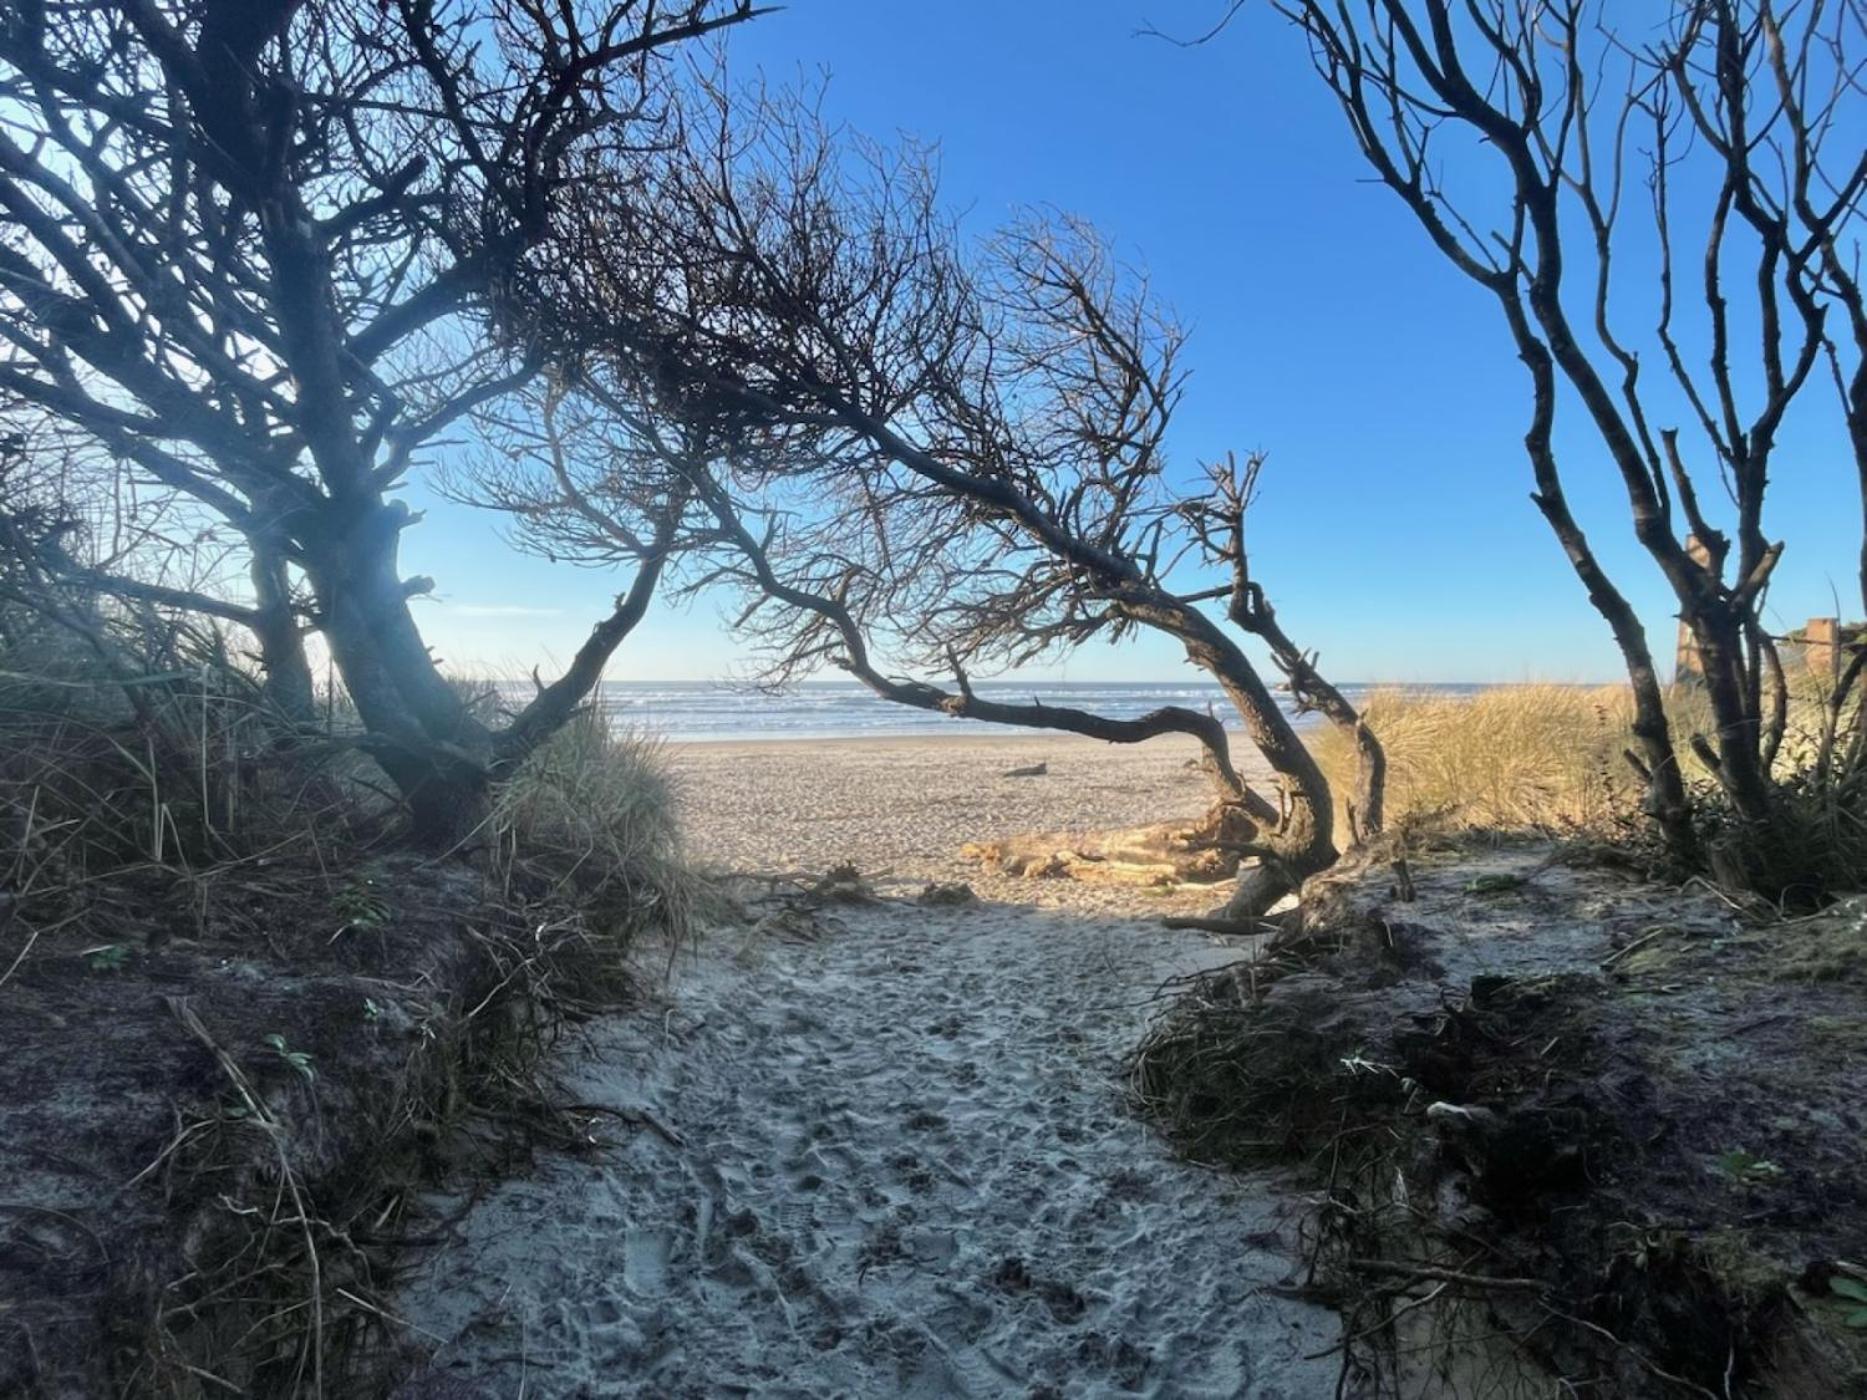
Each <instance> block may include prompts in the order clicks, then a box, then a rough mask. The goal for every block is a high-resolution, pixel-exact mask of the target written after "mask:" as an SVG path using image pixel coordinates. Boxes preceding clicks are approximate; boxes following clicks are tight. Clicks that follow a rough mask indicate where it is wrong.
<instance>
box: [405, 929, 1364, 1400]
mask: <svg viewBox="0 0 1867 1400" xmlns="http://www.w3.org/2000/svg"><path fill="white" fill-rule="evenodd" d="M982 912H983V911H980V910H974V911H965V910H961V911H957V912H948V911H945V910H937V909H926V908H919V907H911V906H904V905H892V904H878V905H872V906H864V907H860V908H855V907H852V908H851V909H849V910H847V911H846V912H845V913H844V915H843V919H844V923H845V926H844V927H842V928H839V929H836V930H833V931H830V932H827V933H825V934H823V935H822V936H821V937H820V938H817V939H816V940H814V941H811V942H794V941H787V940H765V941H761V942H759V943H757V944H756V945H755V946H753V947H751V949H750V951H749V952H748V955H747V956H746V957H745V958H743V959H736V958H735V957H734V953H733V950H734V948H737V947H738V946H739V944H740V943H743V942H744V940H743V938H740V939H738V940H734V941H732V942H731V946H722V947H720V948H709V949H703V950H702V951H701V952H700V953H699V954H698V955H695V956H691V957H688V958H685V959H683V961H682V963H681V965H680V967H679V969H678V971H677V974H676V975H675V977H674V979H673V981H672V984H671V986H670V988H669V992H668V996H669V998H670V999H671V1000H672V1002H673V1004H674V1005H673V1009H672V1011H670V1010H669V1009H668V1008H666V1007H661V1008H656V1009H653V1010H649V1009H644V1010H643V1011H641V1012H639V1013H625V1014H619V1015H615V1016H612V1017H609V1018H606V1019H604V1020H602V1021H600V1022H598V1023H596V1024H595V1025H594V1026H593V1027H592V1028H591V1030H590V1032H589V1040H590V1045H591V1048H592V1050H593V1051H595V1052H596V1053H594V1054H592V1055H591V1056H590V1057H589V1059H588V1062H587V1063H580V1064H577V1065H573V1066H571V1067H570V1068H569V1070H568V1071H567V1072H568V1075H569V1077H570V1079H571V1081H572V1084H571V1087H572V1088H573V1089H574V1091H575V1097H576V1098H577V1099H578V1100H579V1101H585V1102H591V1103H600V1104H608V1105H611V1106H622V1105H640V1104H651V1105H653V1106H654V1112H655V1115H656V1117H657V1119H658V1120H659V1121H660V1122H661V1123H662V1124H663V1125H664V1126H665V1128H666V1129H667V1130H668V1133H667V1135H666V1136H663V1135H662V1134H660V1133H651V1132H638V1133H633V1134H630V1135H627V1136H624V1137H623V1138H622V1139H621V1140H620V1141H618V1142H617V1143H615V1144H614V1146H613V1147H611V1148H610V1149H608V1150H607V1151H606V1152H605V1153H603V1154H602V1155H601V1156H600V1157H599V1158H597V1159H596V1160H592V1159H590V1158H564V1159H554V1158H546V1159H544V1161H543V1162H542V1163H541V1164H540V1166H539V1168H538V1170H537V1172H536V1173H535V1174H534V1176H533V1177H532V1178H531V1179H529V1180H526V1181H523V1182H508V1183H504V1184H502V1185H499V1186H497V1187H495V1188H494V1189H492V1190H491V1191H490V1192H488V1193H487V1194H486V1195H485V1196H484V1198H483V1199H481V1200H480V1201H479V1202H478V1204H476V1205H474V1206H473V1207H472V1208H471V1209H469V1210H467V1211H466V1212H465V1214H464V1216H463V1217H462V1218H461V1220H460V1222H459V1224H458V1227H457V1230H456V1235H457V1237H458V1238H457V1242H456V1243H453V1244H450V1245H448V1246H444V1247H442V1248H440V1249H438V1250H436V1251H435V1253H434V1254H433V1256H432V1257H431V1258H430V1259H429V1260H428V1261H427V1264H426V1267H425V1268H424V1269H422V1270H421V1271H420V1273H419V1274H418V1275H417V1276H416V1277H414V1278H413V1279H412V1280H411V1281H410V1283H409V1285H408V1286H407V1287H406V1289H405V1290H404V1292H403V1294H402V1296H401V1297H400V1298H399V1299H398V1300H397V1304H396V1306H397V1308H398V1310H399V1311H400V1312H401V1313H402V1314H403V1315H405V1316H407V1317H408V1318H409V1319H410V1320H411V1321H412V1322H413V1323H414V1324H415V1325H416V1326H417V1327H419V1328H422V1329H424V1331H425V1332H427V1333H431V1334H436V1335H439V1336H440V1337H443V1338H445V1339H446V1341H445V1343H444V1344H443V1345H441V1346H440V1347H439V1349H438V1350H437V1352H436V1354H435V1356H434V1359H433V1361H432V1363H431V1368H430V1375H429V1377H428V1379H427V1381H425V1382H424V1383H426V1384H432V1383H433V1382H435V1381H436V1380H441V1381H460V1382H465V1383H466V1384H467V1385H468V1386H469V1387H470V1389H471V1391H472V1392H473V1393H475V1394H479V1393H484V1394H485V1395H488V1396H492V1395H507V1394H516V1393H518V1390H519V1388H520V1384H521V1382H522V1384H523V1386H524V1389H525V1393H526V1394H528V1395H532V1396H540V1397H556V1396H562V1397H565V1398H566V1400H570V1398H571V1397H584V1396H604V1397H609V1396H618V1397H621V1396H640V1397H645V1398H646V1397H654V1398H655V1400H663V1397H665V1398H666V1400H688V1398H689V1397H694V1398H695V1400H698V1397H712V1396H722V1395H755V1396H759V1397H774V1400H785V1398H786V1397H796V1398H797V1400H807V1398H808V1400H817V1397H854V1398H855V1400H863V1398H865V1397H870V1396H875V1397H895V1396H926V1397H936V1396H937V1397H949V1396H982V1397H983V1396H1005V1397H1019V1400H1027V1398H1028V1397H1031V1396H1039V1395H1054V1396H1083V1395H1109V1394H1124V1395H1142V1396H1158V1397H1235V1396H1248V1397H1261V1400H1271V1397H1283V1398H1284V1400H1296V1398H1297V1397H1304V1396H1311V1395H1332V1394H1334V1392H1335V1384H1336V1379H1337V1369H1336V1366H1335V1365H1333V1364H1331V1362H1330V1361H1329V1360H1328V1359H1326V1358H1322V1359H1316V1360H1305V1359H1304V1358H1305V1355H1306V1354H1309V1353H1322V1352H1325V1351H1327V1350H1328V1348H1330V1347H1331V1346H1332V1345H1333V1344H1334V1342H1335V1341H1336V1339H1337V1337H1338V1335H1339V1329H1338V1323H1337V1320H1336V1318H1335V1317H1334V1315H1333V1314H1331V1313H1328V1312H1326V1311H1324V1310H1322V1309H1319V1308H1315V1307H1311V1306H1309V1305H1306V1304H1303V1303H1300V1302H1297V1301H1295V1300H1292V1299H1288V1298H1286V1297H1283V1296H1281V1295H1279V1294H1277V1293H1274V1292H1269V1291H1266V1286H1267V1285H1275V1284H1277V1283H1279V1282H1281V1281H1282V1280H1283V1279H1284V1278H1285V1277H1286V1276H1287V1275H1288V1274H1289V1273H1290V1271H1291V1270H1292V1267H1293V1261H1292V1258H1291V1257H1290V1255H1289V1254H1288V1253H1287V1252H1286V1248H1287V1247H1286V1246H1283V1245H1280V1244H1279V1243H1278V1240H1279V1235H1278V1230H1279V1213H1278V1209H1277V1207H1278V1201H1277V1199H1276V1197H1275V1196H1274V1194H1273V1193H1272V1191H1271V1189H1270V1188H1269V1187H1268V1186H1267V1187H1265V1188H1263V1194H1262V1195H1261V1196H1260V1197H1259V1198H1258V1199H1257V1201H1256V1203H1255V1204H1253V1203H1252V1199H1251V1197H1250V1195H1249V1194H1248V1188H1247V1187H1246V1186H1235V1187H1234V1189H1230V1190H1224V1191H1221V1190H1216V1189H1215V1187H1214V1181H1213V1178H1212V1177H1211V1176H1210V1175H1208V1174H1207V1173H1206V1172H1204V1171H1201V1170H1199V1169H1197V1168H1194V1167H1191V1166H1189V1165H1187V1164H1185V1163H1183V1162H1180V1161H1177V1160H1175V1159H1174V1158H1173V1157H1171V1156H1170V1155H1169V1154H1168V1153H1167V1151H1166V1150H1165V1149H1164V1147H1162V1146H1161V1144H1160V1143H1159V1142H1158V1141H1157V1140H1156V1139H1155V1138H1154V1137H1153V1136H1152V1135H1151V1134H1150V1133H1149V1132H1148V1131H1147V1130H1146V1129H1145V1128H1144V1127H1143V1126H1142V1125H1140V1124H1139V1123H1137V1122H1136V1121H1135V1120H1134V1119H1133V1118H1132V1117H1130V1116H1129V1115H1128V1114H1127V1110H1126V1108H1125V1105H1124V1101H1123V1098H1122V1090H1121V1086H1120V1085H1119V1083H1117V1082H1116V1067H1117V1066H1118V1065H1119V1063H1120V1058H1121V1056H1122V1054H1123V1053H1124V1052H1125V1051H1126V1050H1127V1049H1128V1048H1129V1046H1130V1045H1131V1044H1132V1043H1133V1042H1134V1041H1135V1040H1136V1039H1137V1038H1138V1037H1139V1034H1140V1032H1141V1029H1142V1026H1143V1023H1144V1017H1145V1009H1144V1008H1145V1002H1146V998H1147V997H1148V995H1149V994H1150V993H1151V992H1152V991H1153V990H1154V989H1155V988H1156V987H1157V986H1159V985H1160V983H1161V981H1162V980H1163V979H1164V978H1165V977H1168V976H1171V975H1176V974H1180V973H1185V972H1189V971H1193V970H1196V969H1197V968H1199V967H1202V966H1213V965H1217V964H1218V963H1221V962H1224V961H1229V960H1230V959H1231V958H1232V957H1233V956H1235V953H1234V951H1233V950H1231V949H1228V948H1223V947H1214V946H1213V945H1212V944H1211V943H1210V942H1209V941H1208V940H1206V939H1205V938H1203V937H1202V936H1200V935H1195V934H1177V933H1166V932H1163V931H1161V930H1160V929H1158V928H1157V927H1150V926H1148V925H1146V924H1142V923H1138V922H1127V923H1124V922H1120V921H1115V920H1110V921H1103V922H1097V921H1094V920H1088V919H1081V918H1073V919H1070V920H1068V921H1067V922H1065V921H1062V920H1059V919H1058V918H1057V917H1055V916H1052V915H1048V914H1045V913H1043V912H1042V911H1038V910H1027V909H1016V908H996V909H991V911H990V913H991V917H989V918H988V917H981V913H982ZM726 942H727V940H722V943H723V944H725V943H726ZM1091 1009H1093V1010H1094V1014H1093V1015H1091V1014H1090V1011H1091ZM670 1024H678V1025H679V1026H681V1027H682V1033H681V1035H679V1036H678V1037H672V1036H670V1035H669V1034H668V1033H667V1031H666V1027H667V1026H668V1025H670ZM962 1055H963V1057H964V1058H960V1057H961V1056H962ZM677 1142H678V1143H679V1144H680V1145H679V1146H676V1145H675V1144H676V1143H677ZM573 1300H574V1304H573ZM567 1305H574V1308H575V1313H576V1315H575V1316H572V1315H571V1314H570V1313H567V1312H566V1311H565V1309H566V1307H567ZM515 1339H516V1344H515ZM411 1393H413V1392H411ZM428 1393H432V1392H428Z"/></svg>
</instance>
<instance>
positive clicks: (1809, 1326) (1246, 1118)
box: [1135, 841, 1867, 1397]
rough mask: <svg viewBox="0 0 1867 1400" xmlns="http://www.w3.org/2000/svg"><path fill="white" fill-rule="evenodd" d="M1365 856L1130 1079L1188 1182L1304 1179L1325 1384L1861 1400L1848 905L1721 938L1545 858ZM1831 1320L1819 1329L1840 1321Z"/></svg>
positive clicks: (1865, 1219)
mask: <svg viewBox="0 0 1867 1400" xmlns="http://www.w3.org/2000/svg"><path fill="white" fill-rule="evenodd" d="M1393 854H1394V853H1393V852H1392V851H1391V850H1389V851H1386V852H1384V853H1381V854H1379V855H1377V856H1371V857H1369V858H1366V859H1364V860H1361V861H1359V862H1357V863H1355V864H1354V865H1352V866H1349V867H1347V868H1345V869H1343V870H1341V871H1339V872H1336V873H1334V874H1332V875H1331V876H1330V877H1328V878H1327V879H1326V880H1325V881H1324V882H1322V883H1320V884H1318V885H1315V886H1313V887H1312V888H1311V889H1310V890H1308V891H1306V899H1305V909H1304V913H1303V915H1302V919H1301V923H1300V925H1299V926H1297V927H1293V928H1291V929H1290V930H1288V931H1286V932H1285V933H1284V934H1282V935H1280V936H1279V937H1277V938H1275V939H1273V940H1271V943H1270V945H1269V946H1268V947H1267V948H1266V950H1265V951H1264V953H1263V955H1262V956H1261V957H1260V958H1259V959H1257V960H1256V961H1255V962H1254V963H1253V964H1250V965H1241V966H1240V967H1239V968H1235V969H1232V970H1229V971H1228V972H1225V973H1221V974H1217V975H1215V976H1211V977H1208V978H1206V979H1203V980H1202V981H1200V982H1199V983H1197V984H1195V985H1194V986H1193V987H1191V988H1190V989H1189V991H1188V993H1187V995H1186V996H1185V997H1184V998H1182V999H1181V1000H1180V1001H1179V1002H1178V1003H1177V1004H1176V1005H1175V1006H1174V1007H1173V1008H1171V1009H1170V1010H1169V1011H1168V1012H1167V1013H1166V1014H1165V1015H1164V1016H1163V1018H1162V1021H1161V1023H1160V1025H1159V1027H1158V1029H1157V1030H1156V1032H1155V1034H1154V1035H1153V1036H1152V1037H1151V1038H1150V1040H1149V1042H1148V1043H1147V1044H1146V1045H1145V1046H1144V1047H1143V1048H1142V1050H1141V1051H1140V1052H1139V1054H1138V1055H1137V1058H1136V1063H1135V1082H1136V1086H1137V1090H1138V1092H1139V1094H1140V1096H1141V1098H1142V1099H1143V1100H1144V1102H1145V1103H1146V1104H1147V1105H1148V1106H1149V1107H1150V1109H1151V1110H1152V1111H1153V1112H1155V1113H1156V1114H1157V1115H1158V1117H1159V1119H1160V1121H1161V1122H1162V1124H1163V1126H1164V1127H1165V1128H1166V1129H1167V1131H1168V1132H1169V1133H1170V1134H1171V1135H1172V1136H1174V1137H1175V1139H1176V1140H1177V1141H1179V1142H1180V1143H1181V1145H1182V1146H1183V1148H1184V1149H1185V1150H1187V1151H1188V1152H1190V1153H1192V1154H1194V1155H1196V1156H1200V1157H1203V1158H1205V1159H1207V1160H1212V1161H1217V1162H1223V1163H1230V1164H1243V1163H1247V1162H1249V1163H1254V1164H1256V1163H1262V1162H1264V1161H1266V1160H1273V1161H1290V1160H1297V1161H1300V1162H1302V1163H1304V1164H1305V1167H1306V1169H1307V1170H1308V1171H1309V1172H1310V1173H1311V1174H1312V1175H1313V1177H1314V1178H1315V1179H1316V1180H1317V1181H1318V1183H1319V1185H1320V1187H1321V1188H1322V1189H1321V1190H1320V1192H1319V1200H1320V1205H1319V1208H1318V1210H1317V1212H1316V1215H1315V1218H1314V1222H1313V1230H1312V1239H1313V1244H1314V1269H1313V1273H1312V1286H1313V1288H1314V1289H1315V1290H1316V1291H1317V1292H1318V1293H1319V1294H1320V1295H1323V1296H1327V1297H1329V1298H1330V1299H1331V1300H1332V1301H1334V1302H1336V1303H1338V1304H1339V1305H1341V1306H1342V1307H1343V1308H1344V1310H1345V1313H1346V1314H1347V1318H1348V1333H1349V1336H1350V1338H1351V1342H1350V1345H1349V1347H1348V1359H1347V1361H1346V1362H1345V1375H1352V1374H1353V1373H1359V1374H1360V1376H1361V1378H1362V1379H1364V1380H1366V1381H1367V1382H1368V1383H1370V1384H1371V1385H1373V1386H1374V1387H1376V1388H1381V1389H1391V1390H1392V1391H1393V1392H1394V1393H1404V1394H1408V1395H1415V1394H1431V1395H1445V1394H1452V1395H1463V1394H1504V1395H1508V1394H1525V1395H1528V1394H1548V1393H1550V1391H1549V1386H1550V1384H1551V1378H1552V1377H1554V1378H1559V1379H1560V1381H1561V1382H1563V1383H1566V1384H1567V1385H1569V1386H1571V1387H1573V1388H1574V1390H1573V1392H1572V1393H1578V1394H1588V1395H1615V1396H1623V1395H1625V1396H1643V1395H1656V1396H1659V1395H1684V1394H1701V1395H1712V1396H1720V1397H1722V1396H1731V1397H1736V1396H1744V1395H1750V1396H1772V1397H1774V1396H1809V1397H1815V1396H1823V1397H1827V1396H1846V1395H1860V1394H1867V1327H1863V1326H1861V1325H1860V1324H1861V1323H1863V1322H1867V1317H1863V1316H1857V1314H1860V1313H1862V1311H1863V1310H1862V1308H1861V1305H1860V1304H1859V1303H1853V1302H1850V1301H1849V1298H1848V1297H1846V1296H1844V1295H1846V1294H1849V1293H1852V1292H1853V1291H1854V1288H1855V1286H1856V1284H1857V1283H1858V1284H1863V1285H1867V1272H1863V1270H1862V1265H1863V1263H1867V1171H1863V1170H1862V1163H1863V1160H1864V1153H1867V900H1861V899H1856V900H1853V901H1849V902H1843V903H1841V904H1838V905H1836V906H1834V907H1832V908H1830V909H1829V910H1827V911H1825V912H1824V913H1822V914H1820V915H1816V916H1812V917H1809V918H1805V919H1799V920H1791V921H1783V920H1780V919H1773V918H1757V917H1751V916H1750V915H1749V914H1748V913H1747V912H1746V911H1743V910H1740V909H1738V908H1735V907H1733V906H1731V905H1730V904H1728V903H1726V902H1724V901H1723V900H1721V899H1720V898H1718V897H1717V896H1715V895H1714V894H1713V893H1711V892H1710V891H1708V890H1703V889H1687V890H1678V889H1671V888H1663V887H1659V886H1655V885H1652V884H1649V883H1644V882H1642V881H1640V880H1638V879H1636V878H1635V877H1633V876H1631V875H1628V874H1626V873H1624V872H1618V871H1613V870H1607V869H1601V868H1590V867H1587V866H1581V865H1576V864H1572V863H1567V862H1566V861H1565V855H1564V852H1563V851H1562V850H1561V849H1560V848H1558V847H1556V846H1555V845H1553V844H1550V843H1546V842H1519V843H1502V844H1499V843H1479V842H1475V841H1466V842H1464V843H1462V844H1460V845H1455V846H1454V845H1449V846H1446V847H1444V848H1442V849H1439V850H1436V851H1429V852H1424V853H1423V852H1421V851H1419V850H1417V849H1416V850H1414V851H1412V852H1410V853H1409V866H1410V874H1411V876H1412V882H1413V884H1414V886H1415V887H1416V890H1417V894H1416V897H1415V898H1414V899H1412V900H1410V901H1406V902H1403V901H1402V900H1401V899H1400V897H1399V893H1398V890H1399V888H1402V887H1403V883H1402V882H1400V881H1398V880H1397V879H1396V878H1395V877H1394V875H1393V874H1392V872H1391V871H1390V868H1389V864H1388V862H1389V859H1390V858H1391V857H1392V855H1393ZM1851 1324H1852V1325H1851Z"/></svg>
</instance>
